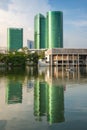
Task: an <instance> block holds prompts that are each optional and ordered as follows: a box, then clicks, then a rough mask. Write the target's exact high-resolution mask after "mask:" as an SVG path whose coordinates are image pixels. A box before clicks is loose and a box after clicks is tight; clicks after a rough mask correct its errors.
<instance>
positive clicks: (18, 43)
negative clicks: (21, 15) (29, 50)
mask: <svg viewBox="0 0 87 130" xmlns="http://www.w3.org/2000/svg"><path fill="white" fill-rule="evenodd" d="M22 47H23V29H22V28H8V29H7V48H8V51H15V50H18V49H20V48H22Z"/></svg>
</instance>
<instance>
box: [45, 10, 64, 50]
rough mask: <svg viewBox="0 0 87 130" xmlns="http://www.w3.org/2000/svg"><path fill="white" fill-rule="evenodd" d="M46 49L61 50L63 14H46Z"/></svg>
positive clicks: (50, 12) (57, 12)
mask: <svg viewBox="0 0 87 130" xmlns="http://www.w3.org/2000/svg"><path fill="white" fill-rule="evenodd" d="M46 24H47V25H46V31H47V48H63V13H62V12H61V11H49V12H47V22H46Z"/></svg>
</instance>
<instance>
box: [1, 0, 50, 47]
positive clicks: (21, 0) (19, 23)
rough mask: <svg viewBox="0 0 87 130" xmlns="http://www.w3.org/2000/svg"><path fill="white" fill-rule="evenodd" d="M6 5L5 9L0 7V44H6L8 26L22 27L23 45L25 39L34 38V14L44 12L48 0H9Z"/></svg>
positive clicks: (48, 7) (47, 7)
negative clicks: (6, 8)
mask: <svg viewBox="0 0 87 130" xmlns="http://www.w3.org/2000/svg"><path fill="white" fill-rule="evenodd" d="M4 2H5V1H4ZM4 2H3V3H4ZM1 5H3V4H1ZM7 7H8V10H7V11H6V10H5V8H1V9H0V46H7V28H8V27H23V28H24V46H25V45H26V40H27V39H31V40H33V38H34V37H33V29H34V28H33V27H34V16H35V15H36V14H37V13H42V14H46V12H47V11H49V9H50V5H49V4H48V0H44V1H43V0H31V1H30V0H12V1H11V0H9V1H8V2H7Z"/></svg>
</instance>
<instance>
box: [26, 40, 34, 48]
mask: <svg viewBox="0 0 87 130" xmlns="http://www.w3.org/2000/svg"><path fill="white" fill-rule="evenodd" d="M27 47H28V49H34V42H33V41H31V40H27Z"/></svg>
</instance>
